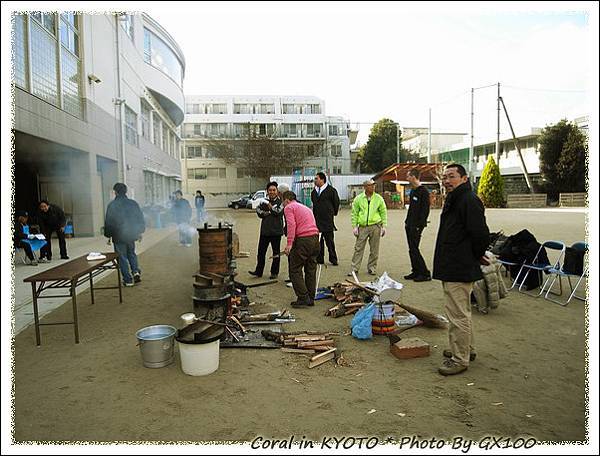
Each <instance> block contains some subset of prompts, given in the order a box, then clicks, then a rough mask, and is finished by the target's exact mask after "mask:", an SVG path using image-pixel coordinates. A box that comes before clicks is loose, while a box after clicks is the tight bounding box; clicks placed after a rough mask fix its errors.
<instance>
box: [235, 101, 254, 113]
mask: <svg viewBox="0 0 600 456" xmlns="http://www.w3.org/2000/svg"><path fill="white" fill-rule="evenodd" d="M233 113H234V114H250V109H249V105H247V104H241V103H235V104H234V105H233Z"/></svg>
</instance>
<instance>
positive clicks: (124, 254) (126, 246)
mask: <svg viewBox="0 0 600 456" xmlns="http://www.w3.org/2000/svg"><path fill="white" fill-rule="evenodd" d="M113 245H114V247H115V252H116V253H118V254H119V268H120V269H121V274H122V275H123V281H124V282H127V283H131V282H133V277H132V275H131V274H135V273H136V272H142V271H140V267H139V266H138V260H137V255H136V254H135V242H115V243H114V244H113ZM130 267H131V273H130V272H129V268H130Z"/></svg>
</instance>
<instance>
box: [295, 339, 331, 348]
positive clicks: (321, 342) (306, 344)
mask: <svg viewBox="0 0 600 456" xmlns="http://www.w3.org/2000/svg"><path fill="white" fill-rule="evenodd" d="M333 344H335V342H334V341H333V339H328V340H317V341H314V342H298V348H304V347H317V346H319V345H333Z"/></svg>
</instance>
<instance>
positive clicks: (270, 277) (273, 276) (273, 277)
mask: <svg viewBox="0 0 600 456" xmlns="http://www.w3.org/2000/svg"><path fill="white" fill-rule="evenodd" d="M278 275H279V274H271V275H270V276H269V280H275V279H276V278H277V276H278Z"/></svg>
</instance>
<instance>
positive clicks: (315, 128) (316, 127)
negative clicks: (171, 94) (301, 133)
mask: <svg viewBox="0 0 600 456" xmlns="http://www.w3.org/2000/svg"><path fill="white" fill-rule="evenodd" d="M306 136H307V137H308V138H320V137H321V124H306Z"/></svg>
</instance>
